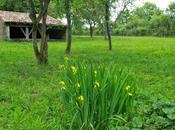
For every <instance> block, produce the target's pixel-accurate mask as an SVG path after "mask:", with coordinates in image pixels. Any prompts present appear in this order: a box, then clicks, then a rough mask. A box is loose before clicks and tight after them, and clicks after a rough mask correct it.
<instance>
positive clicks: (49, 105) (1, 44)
mask: <svg viewBox="0 0 175 130" xmlns="http://www.w3.org/2000/svg"><path fill="white" fill-rule="evenodd" d="M65 47H66V44H65V43H64V42H58V43H55V42H52V43H49V64H48V65H46V66H38V65H36V63H35V58H34V55H33V51H32V45H31V43H30V42H8V41H0V129H16V130H19V129H34V130H35V129H37V130H39V129H41V130H42V129H53V130H54V129H56V128H60V126H61V125H60V124H62V123H65V124H66V121H65V120H64V117H65V116H66V115H65V113H64V110H62V104H60V102H59V99H60V93H59V81H60V78H61V77H60V73H59V69H58V68H59V65H60V64H62V63H63V62H64V57H65V54H64V49H65ZM174 52H175V39H174V38H154V37H114V38H113V51H111V52H110V51H108V44H107V41H104V39H103V38H102V37H96V38H93V39H91V38H88V37H74V39H73V48H72V54H71V56H70V59H71V60H75V59H80V60H87V61H88V62H89V63H90V62H93V63H109V62H111V63H113V64H115V65H117V66H120V67H121V66H122V67H126V68H128V69H129V70H130V71H131V73H132V74H133V76H134V77H135V78H136V80H137V81H138V84H139V92H138V93H139V94H143V95H147V96H149V97H153V98H158V99H160V100H163V101H172V100H174V99H175V94H174V93H175V53H174ZM143 103H144V101H143ZM60 129H61V128H60Z"/></svg>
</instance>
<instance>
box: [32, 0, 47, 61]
mask: <svg viewBox="0 0 175 130" xmlns="http://www.w3.org/2000/svg"><path fill="white" fill-rule="evenodd" d="M49 3H50V0H40V13H39V15H38V16H37V15H36V10H35V5H34V1H33V0H29V7H30V15H29V16H30V18H31V20H32V22H33V28H32V39H33V49H34V54H35V57H36V60H37V63H38V64H46V63H47V62H48V44H47V35H46V30H47V27H46V19H47V11H48V5H49ZM41 19H42V28H41V45H40V50H39V48H38V45H37V31H38V30H39V23H40V21H41Z"/></svg>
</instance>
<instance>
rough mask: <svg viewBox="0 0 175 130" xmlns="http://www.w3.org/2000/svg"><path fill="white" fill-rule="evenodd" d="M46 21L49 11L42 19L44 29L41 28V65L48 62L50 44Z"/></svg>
mask: <svg viewBox="0 0 175 130" xmlns="http://www.w3.org/2000/svg"><path fill="white" fill-rule="evenodd" d="M46 19H47V11H45V13H44V15H43V18H42V28H41V47H40V55H41V56H40V57H41V64H46V63H47V62H48V44H47V34H46V31H47V29H46Z"/></svg>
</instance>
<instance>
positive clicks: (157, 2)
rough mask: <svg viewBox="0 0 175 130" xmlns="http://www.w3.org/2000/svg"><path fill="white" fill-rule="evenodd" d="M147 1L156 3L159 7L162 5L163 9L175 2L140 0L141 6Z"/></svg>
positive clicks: (167, 0)
mask: <svg viewBox="0 0 175 130" xmlns="http://www.w3.org/2000/svg"><path fill="white" fill-rule="evenodd" d="M145 2H151V3H154V4H156V5H157V6H158V7H160V8H161V9H166V8H167V7H168V5H169V4H170V3H171V2H175V0H139V2H138V3H139V6H140V5H142V4H143V3H145Z"/></svg>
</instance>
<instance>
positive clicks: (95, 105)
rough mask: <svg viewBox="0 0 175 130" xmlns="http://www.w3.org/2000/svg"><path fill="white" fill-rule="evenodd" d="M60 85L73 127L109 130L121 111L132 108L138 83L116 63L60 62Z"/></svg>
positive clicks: (122, 112) (66, 110) (126, 111)
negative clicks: (116, 65)
mask: <svg viewBox="0 0 175 130" xmlns="http://www.w3.org/2000/svg"><path fill="white" fill-rule="evenodd" d="M61 68H62V70H63V71H62V79H61V80H60V83H59V86H60V89H61V93H62V99H63V103H64V107H65V112H69V113H70V118H71V122H70V125H69V126H70V129H77V130H78V129H80V130H106V129H109V126H110V125H111V122H114V121H117V120H119V119H122V118H120V117H119V115H120V114H124V113H129V112H130V111H131V109H132V104H133V96H134V93H135V84H134V82H133V79H132V78H131V77H130V76H129V74H128V73H126V72H125V71H124V70H122V69H119V68H118V67H115V66H114V65H93V64H90V65H87V64H84V63H80V62H75V63H71V62H67V63H66V64H65V65H61Z"/></svg>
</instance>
